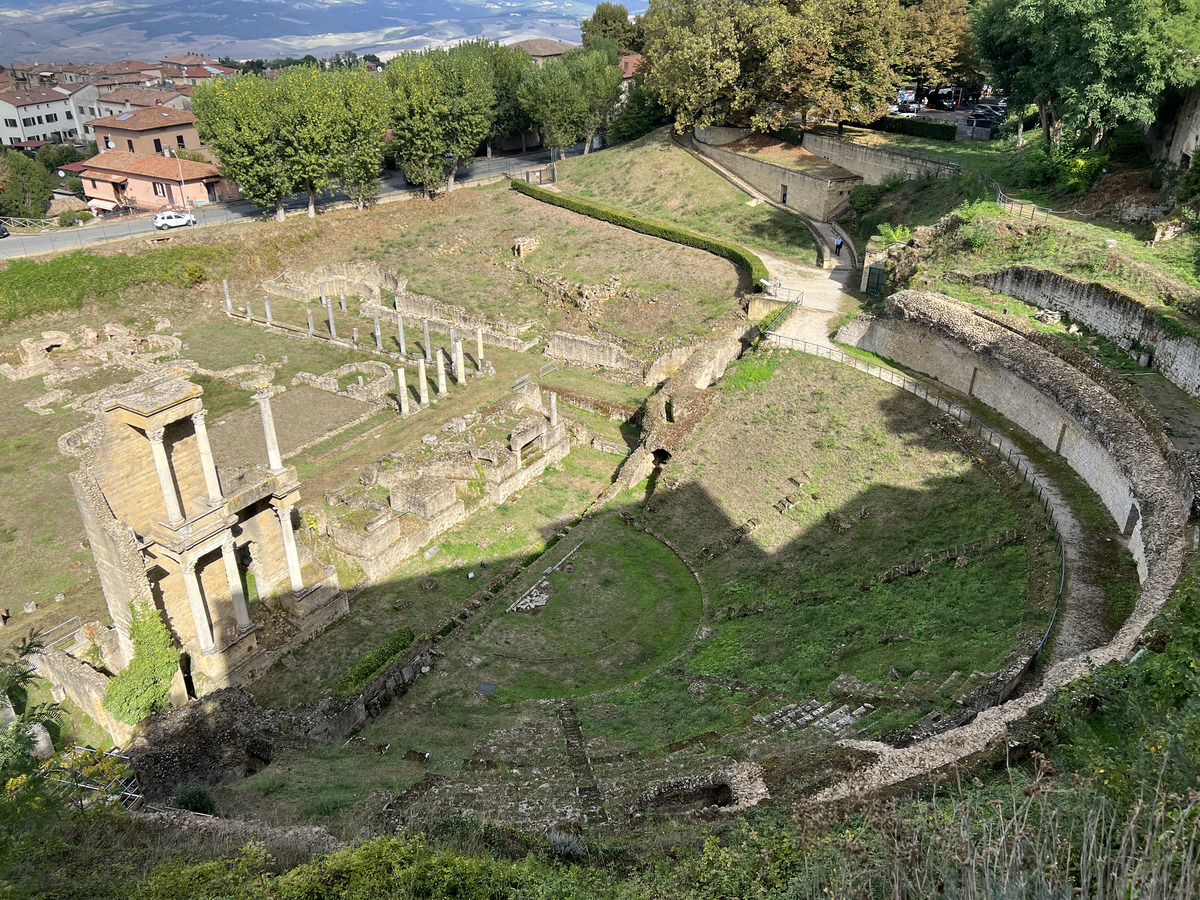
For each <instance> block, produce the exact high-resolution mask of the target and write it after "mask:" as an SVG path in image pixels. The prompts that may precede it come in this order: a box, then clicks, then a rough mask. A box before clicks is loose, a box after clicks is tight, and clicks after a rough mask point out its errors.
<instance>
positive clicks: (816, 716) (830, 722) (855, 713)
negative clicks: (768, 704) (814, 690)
mask: <svg viewBox="0 0 1200 900" xmlns="http://www.w3.org/2000/svg"><path fill="white" fill-rule="evenodd" d="M874 711H875V707H874V706H873V705H871V704H870V703H863V704H862V705H860V706H858V707H851V706H850V704H848V703H844V704H842V705H840V706H837V707H835V705H834V702H833V701H829V702H826V703H822V702H821V701H820V700H817V699H815V698H810V699H808V700H805V701H804V702H803V703H790V704H788V705H787V706H785V707H783V708H782V709H777V710H775V712H773V713H768V714H767V715H765V716H764V715H757V716H755V717H754V721H755V722H758V723H759V724H760V725H765V726H766V727H767V728H770V729H773V730H776V731H799V730H801V729H804V728H808V727H810V726H811V727H813V728H819V729H820V730H822V731H825V732H827V733H829V734H833V735H840V736H849V735H850V734H852V733H853V732H852V729H853V726H854V723H855V722H857V721H858V720H859V719H861V718H862V717H863V716H865V715H867V714H869V713H871V712H874Z"/></svg>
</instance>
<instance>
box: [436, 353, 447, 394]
mask: <svg viewBox="0 0 1200 900" xmlns="http://www.w3.org/2000/svg"><path fill="white" fill-rule="evenodd" d="M437 375H438V393H437V395H438V397H439V398H441V397H445V396H446V394H447V391H446V357H445V355H444V354H443V353H442V348H441V347H438V348H437Z"/></svg>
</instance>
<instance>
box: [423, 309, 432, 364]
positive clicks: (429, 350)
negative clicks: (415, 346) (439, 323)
mask: <svg viewBox="0 0 1200 900" xmlns="http://www.w3.org/2000/svg"><path fill="white" fill-rule="evenodd" d="M421 325H422V326H423V327H424V329H425V362H432V361H433V349H432V348H431V347H430V346H429V320H428V319H422V320H421Z"/></svg>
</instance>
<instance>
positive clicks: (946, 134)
mask: <svg viewBox="0 0 1200 900" xmlns="http://www.w3.org/2000/svg"><path fill="white" fill-rule="evenodd" d="M860 127H862V128H869V129H871V130H872V131H887V132H891V133H892V134H911V135H912V136H913V137H923V138H931V139H933V140H935V141H953V140H954V138H955V136H956V135H957V134H958V126H957V125H956V124H954V123H953V122H931V121H929V120H927V119H903V118H901V117H900V116H884V117H883V118H882V119H876V120H875V121H874V122H870V123H867V124H864V125H861V126H860Z"/></svg>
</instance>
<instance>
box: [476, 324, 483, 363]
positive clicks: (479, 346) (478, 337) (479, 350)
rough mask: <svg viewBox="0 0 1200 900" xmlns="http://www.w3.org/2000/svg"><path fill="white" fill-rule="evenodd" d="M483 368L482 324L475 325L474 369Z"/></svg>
mask: <svg viewBox="0 0 1200 900" xmlns="http://www.w3.org/2000/svg"><path fill="white" fill-rule="evenodd" d="M482 368H483V326H481V325H477V326H476V327H475V369H476V371H478V370H479V369H482Z"/></svg>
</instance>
